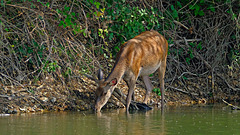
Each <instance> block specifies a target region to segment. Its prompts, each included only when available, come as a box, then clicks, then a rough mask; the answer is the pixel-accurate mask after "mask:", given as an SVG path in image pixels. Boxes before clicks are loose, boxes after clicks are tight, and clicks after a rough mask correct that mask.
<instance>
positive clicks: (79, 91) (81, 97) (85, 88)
mask: <svg viewBox="0 0 240 135" xmlns="http://www.w3.org/2000/svg"><path fill="white" fill-rule="evenodd" d="M236 79H238V78H236ZM198 81H199V80H196V81H195V82H194V81H186V82H185V83H186V84H187V85H186V87H188V89H189V91H184V90H182V89H180V88H177V84H174V85H169V83H170V82H166V83H165V89H166V93H165V101H166V104H167V105H172V106H176V105H193V104H201V105H204V104H209V103H214V102H222V99H225V100H227V101H235V102H239V99H240V98H239V91H237V92H236V93H235V94H233V95H231V96H230V95H229V93H226V92H225V91H223V92H219V93H214V95H213V96H209V95H207V94H204V90H201V88H202V87H201V85H206V84H202V83H200V82H198ZM200 81H201V80H200ZM205 82H206V81H205ZM153 85H155V84H154V83H153ZM175 85H176V86H175ZM174 86H175V87H174ZM237 86H239V84H238V85H237ZM96 87H97V85H96V83H95V82H94V81H92V80H90V79H89V78H87V77H85V76H82V77H78V78H76V79H72V80H71V81H70V82H68V83H63V82H61V81H56V80H55V79H53V77H52V76H47V77H46V78H45V79H44V80H43V81H42V82H40V81H38V82H36V83H32V82H30V83H29V84H25V85H21V86H2V88H1V90H0V113H7V114H14V113H28V112H46V111H66V110H70V111H85V110H93V106H94V103H95V89H96ZM216 87H217V86H216ZM117 88H118V89H120V91H121V92H122V93H123V95H126V94H127V90H128V89H127V86H126V84H125V82H123V81H122V82H121V83H120V84H118V86H117ZM193 89H194V90H195V91H194V90H193ZM218 89H220V87H218ZM197 91H202V92H199V93H197ZM144 96H145V89H144V87H143V83H142V82H141V81H138V82H137V84H136V88H135V100H136V101H137V102H142V101H143V99H144ZM121 98H123V99H124V96H123V97H121ZM124 100H125V99H124ZM160 103H161V97H160V96H159V95H157V94H156V93H154V92H152V93H151V97H150V99H149V101H148V104H149V105H150V106H160ZM122 107H124V104H123V103H122V102H121V101H120V100H119V98H117V97H115V96H114V95H112V97H111V98H110V99H109V101H108V103H107V104H106V105H105V106H104V107H103V109H106V108H122Z"/></svg>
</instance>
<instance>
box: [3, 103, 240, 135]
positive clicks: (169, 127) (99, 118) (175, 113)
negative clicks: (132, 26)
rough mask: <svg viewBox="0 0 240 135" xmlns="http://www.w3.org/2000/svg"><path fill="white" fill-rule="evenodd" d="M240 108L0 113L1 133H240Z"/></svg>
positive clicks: (203, 107)
mask: <svg viewBox="0 0 240 135" xmlns="http://www.w3.org/2000/svg"><path fill="white" fill-rule="evenodd" d="M239 127H240V112H239V111H237V112H232V111H231V110H230V109H229V108H223V107H221V106H220V107H219V106H216V107H215V106H202V107H198V106H194V107H175V108H173V107H167V108H166V109H165V110H164V111H163V112H161V110H160V109H154V110H151V111H147V112H134V113H129V114H126V111H125V109H119V110H103V112H102V113H97V114H95V113H93V112H84V113H82V112H63V113H61V112H58V113H44V114H21V115H10V116H4V115H0V131H1V133H0V134H1V135H16V134H17V135H35V134H37V135H46V134H49V135H79V134H90V135H99V134H104V135H105V134H120V135H125V134H137V135H142V134H144V135H145V134H147V135H149V134H150V135H151V134H158V135H169V134H185V135H187V134H211V135H212V134H213V135H214V134H216V135H218V134H239V133H240V128H239Z"/></svg>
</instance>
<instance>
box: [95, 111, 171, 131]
mask: <svg viewBox="0 0 240 135" xmlns="http://www.w3.org/2000/svg"><path fill="white" fill-rule="evenodd" d="M108 111H109V110H108ZM153 117H155V118H156V119H153ZM97 119H98V120H97V123H98V124H97V126H98V127H99V128H100V129H101V131H102V132H101V134H114V133H118V134H123V135H125V134H137V135H141V134H156V133H157V134H159V135H165V134H166V133H165V132H166V130H165V127H164V113H157V114H156V112H155V111H154V110H150V111H147V112H142V111H140V112H139V111H136V112H134V113H126V110H125V109H119V110H112V112H110V113H100V112H99V113H97Z"/></svg>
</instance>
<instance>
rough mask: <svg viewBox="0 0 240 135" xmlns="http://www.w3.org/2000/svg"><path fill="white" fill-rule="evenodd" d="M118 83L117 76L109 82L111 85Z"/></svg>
mask: <svg viewBox="0 0 240 135" xmlns="http://www.w3.org/2000/svg"><path fill="white" fill-rule="evenodd" d="M116 84H117V79H116V78H114V79H112V80H111V81H110V82H109V85H110V86H114V85H116Z"/></svg>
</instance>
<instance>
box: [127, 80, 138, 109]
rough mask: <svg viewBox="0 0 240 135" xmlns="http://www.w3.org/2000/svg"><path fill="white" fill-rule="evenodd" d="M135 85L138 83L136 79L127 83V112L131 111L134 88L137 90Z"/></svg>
mask: <svg viewBox="0 0 240 135" xmlns="http://www.w3.org/2000/svg"><path fill="white" fill-rule="evenodd" d="M135 83H136V79H134V78H131V79H129V80H128V81H127V84H128V95H127V106H126V107H127V108H126V109H127V112H128V110H129V105H130V103H131V100H132V95H133V92H134V88H135Z"/></svg>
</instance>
